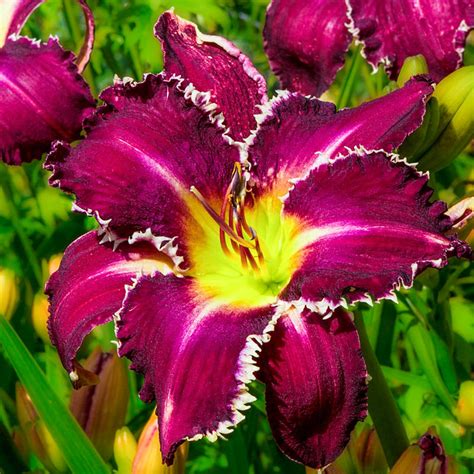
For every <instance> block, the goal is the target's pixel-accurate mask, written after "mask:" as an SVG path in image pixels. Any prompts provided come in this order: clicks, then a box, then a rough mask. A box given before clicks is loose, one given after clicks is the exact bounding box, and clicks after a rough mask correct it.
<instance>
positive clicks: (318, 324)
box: [46, 12, 468, 467]
mask: <svg viewBox="0 0 474 474" xmlns="http://www.w3.org/2000/svg"><path fill="white" fill-rule="evenodd" d="M156 33H157V35H158V36H159V38H160V39H161V41H162V45H163V49H164V54H165V71H164V72H163V73H162V74H160V75H152V74H149V75H147V76H146V77H145V78H144V80H143V82H140V83H135V82H133V81H131V80H124V81H117V82H116V84H115V85H114V86H113V87H110V88H108V89H106V90H105V91H104V92H103V93H102V95H101V97H102V99H103V100H104V102H105V105H104V106H103V107H102V108H100V109H99V110H98V112H97V114H96V116H95V118H94V119H93V120H92V121H91V122H90V124H89V125H88V130H87V137H86V138H85V139H84V140H82V141H81V142H79V143H78V144H76V146H74V147H72V146H70V145H68V144H64V143H56V144H55V146H54V150H53V151H52V152H51V154H50V155H49V157H48V159H47V162H46V167H47V168H48V169H50V170H52V171H53V174H52V176H51V179H50V182H51V184H52V185H53V186H58V187H60V188H61V189H63V190H64V191H67V192H71V193H74V194H75V195H76V203H75V208H76V210H78V211H80V212H85V213H87V214H90V215H94V216H95V217H96V218H97V219H98V221H99V223H100V225H101V230H100V231H99V234H100V237H99V236H98V235H97V233H96V232H90V233H88V234H86V235H84V236H82V237H81V238H79V239H78V240H76V241H75V242H73V243H72V244H71V245H70V246H69V247H68V249H66V252H65V254H64V258H63V261H62V263H61V266H60V268H59V270H58V271H57V272H56V273H55V274H53V276H52V277H51V279H50V281H49V282H48V285H47V289H46V292H47V294H48V295H49V297H50V302H51V305H50V312H51V316H50V319H49V330H50V335H51V339H52V342H53V344H54V345H55V346H56V347H57V349H58V352H59V355H60V357H61V360H62V362H63V364H64V367H65V368H66V369H67V370H68V371H69V373H70V376H71V379H72V380H73V381H74V382H75V383H76V385H80V384H81V383H82V382H83V381H82V378H83V377H84V369H81V368H80V367H79V365H78V364H77V362H76V361H75V356H76V353H77V350H78V349H79V347H80V345H81V342H82V340H83V339H84V337H85V335H86V334H87V333H88V332H90V331H91V330H92V329H93V328H94V327H95V326H97V325H98V324H102V323H105V322H107V321H110V320H111V319H112V315H113V314H114V313H115V314H116V315H115V321H116V330H117V337H118V340H119V344H120V348H119V354H120V355H122V356H127V357H129V358H130V359H131V360H132V366H131V367H132V368H133V369H134V370H137V371H139V372H141V373H143V374H144V376H145V379H144V385H143V387H142V389H141V392H140V396H141V397H142V399H143V400H146V401H152V400H153V399H156V402H157V416H158V424H159V435H160V446H161V451H162V454H163V459H164V461H165V462H166V463H168V464H169V463H171V462H172V460H173V454H174V452H175V451H176V449H177V447H178V446H179V445H180V444H181V443H183V442H184V441H185V440H196V439H199V438H201V437H203V436H207V437H208V438H209V439H211V440H215V439H217V437H218V436H221V435H226V434H228V433H229V432H230V431H231V430H232V429H233V427H234V426H235V425H236V424H237V423H239V422H240V421H241V420H242V419H243V418H244V416H243V415H242V413H241V412H242V411H243V410H245V409H246V408H248V405H249V403H250V402H252V401H253V400H254V397H253V396H252V395H251V394H250V393H249V391H248V384H249V382H251V381H252V380H254V379H255V373H256V372H257V371H258V370H259V369H260V371H259V377H260V379H261V380H262V381H263V382H265V384H266V400H267V411H268V417H269V421H270V425H271V427H272V430H273V434H274V437H275V439H276V441H277V443H278V445H279V446H280V448H281V449H282V450H283V451H284V452H285V453H286V454H287V455H288V456H289V457H291V458H292V459H295V460H297V461H299V462H302V463H304V464H306V465H308V466H312V467H321V466H325V465H327V464H328V463H330V462H331V461H333V460H334V459H335V458H336V457H337V455H338V454H339V453H340V452H341V451H342V450H343V448H344V446H345V444H346V443H347V441H348V439H349V435H350V432H351V430H352V428H353V427H354V425H355V423H356V422H357V420H360V419H362V418H364V416H365V415H366V412H367V381H366V380H367V372H366V367H365V364H364V361H363V359H362V356H361V351H360V346H359V340H358V336H357V332H356V330H355V328H354V325H353V322H352V320H351V317H350V316H349V314H348V313H346V312H345V311H344V310H343V309H341V308H340V307H341V306H346V305H347V303H353V302H356V301H371V298H374V299H380V298H394V297H395V296H394V289H396V288H398V287H399V286H401V285H403V286H405V287H409V286H411V285H412V283H413V278H414V277H415V276H416V275H417V274H418V273H419V272H420V271H421V270H423V269H424V268H426V267H430V266H434V267H438V268H439V267H442V266H444V265H446V263H447V258H448V256H450V255H453V254H456V255H458V256H461V255H463V254H465V253H467V252H468V249H467V247H466V245H465V244H464V243H463V242H461V241H460V240H459V239H458V238H457V237H456V236H449V237H448V236H446V235H445V232H446V231H447V230H448V228H449V227H450V222H451V221H450V219H449V218H447V217H446V216H445V215H444V211H445V209H446V207H445V205H444V204H443V203H441V202H434V203H431V202H430V197H431V194H432V191H431V190H430V189H429V188H428V187H427V180H428V177H427V175H426V174H421V173H419V172H417V171H416V169H415V168H414V167H413V166H411V165H408V164H406V163H405V162H404V161H403V160H401V159H399V158H398V157H397V156H395V155H392V154H390V152H391V151H392V150H393V149H394V148H396V147H398V146H399V145H400V144H401V143H402V142H403V140H404V139H405V138H406V137H407V135H408V134H410V133H412V132H413V131H414V130H415V129H416V128H417V127H418V126H419V125H420V123H421V121H422V117H423V113H424V109H425V102H426V100H427V98H428V96H429V95H430V94H431V92H432V87H431V85H430V84H429V82H428V81H427V79H426V78H423V77H416V78H414V79H413V80H411V81H409V82H408V83H407V84H406V85H405V86H404V87H402V88H400V89H398V90H396V91H394V92H392V93H391V94H389V95H387V96H385V97H382V98H380V99H378V100H375V101H373V102H369V103H366V104H363V105H361V106H360V107H358V108H355V109H352V110H349V109H347V110H343V111H340V112H336V111H335V107H334V105H333V104H330V103H326V102H322V101H319V100H318V99H315V98H310V97H305V96H303V95H300V94H298V93H289V92H280V93H279V94H278V95H277V96H276V97H275V98H274V99H272V100H271V101H268V100H267V98H266V90H265V83H264V80H263V78H262V76H261V75H260V74H259V73H258V71H257V70H256V69H255V68H254V67H253V65H252V64H251V62H250V60H249V59H248V58H247V57H246V56H245V55H244V54H242V53H241V52H240V51H239V50H238V49H237V47H236V46H235V45H233V44H231V43H230V42H228V41H227V40H225V39H223V38H220V37H216V36H207V35H204V34H202V33H200V32H199V31H198V30H197V28H196V26H195V25H193V24H192V23H189V22H187V21H184V20H182V19H180V18H178V17H177V16H175V15H174V14H173V13H171V12H167V13H165V14H163V15H162V16H161V17H160V19H159V21H158V23H157V25H156ZM252 130H253V131H252ZM382 149H383V150H384V151H382ZM374 150H377V151H374ZM100 240H101V242H103V243H102V245H100V243H99V241H100ZM333 313H334V314H333ZM331 315H332V316H331ZM259 354H260V357H259Z"/></svg>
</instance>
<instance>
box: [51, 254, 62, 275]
mask: <svg viewBox="0 0 474 474" xmlns="http://www.w3.org/2000/svg"><path fill="white" fill-rule="evenodd" d="M62 258H63V254H62V253H58V254H56V255H53V256H52V257H51V258H50V259H49V260H48V273H49V275H52V274H53V273H54V272H55V271H56V270H57V269H58V268H59V265H60V264H61V260H62Z"/></svg>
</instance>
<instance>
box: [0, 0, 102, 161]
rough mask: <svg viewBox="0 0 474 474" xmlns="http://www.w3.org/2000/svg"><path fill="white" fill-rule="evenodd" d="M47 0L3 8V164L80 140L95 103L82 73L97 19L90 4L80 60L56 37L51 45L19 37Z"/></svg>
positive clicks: (12, 1)
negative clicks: (62, 142) (60, 142)
mask: <svg viewBox="0 0 474 474" xmlns="http://www.w3.org/2000/svg"><path fill="white" fill-rule="evenodd" d="M43 1H44V0H6V1H5V0H3V1H2V2H1V3H0V11H1V17H0V160H1V161H4V162H5V163H7V164H13V165H18V164H21V163H23V162H26V161H31V160H33V159H35V158H40V157H41V154H42V153H44V152H46V151H48V150H49V149H50V145H51V142H52V141H54V140H58V139H61V140H66V141H72V140H74V139H76V138H78V137H79V134H80V132H81V129H82V121H83V119H84V118H85V117H87V116H88V115H90V114H91V113H92V111H93V110H94V107H95V101H94V99H93V97H92V95H91V93H90V90H89V86H88V85H87V83H86V82H85V81H84V79H83V78H82V76H81V75H80V73H81V72H82V71H83V70H84V68H85V66H86V65H87V63H88V61H89V56H90V54H91V51H92V44H93V40H94V20H93V17H92V12H91V11H90V9H89V7H88V6H87V3H86V2H85V0H78V1H79V3H80V4H81V6H82V8H83V11H84V17H85V19H86V27H87V31H86V38H85V41H84V45H83V47H82V49H81V51H80V53H79V55H78V57H77V58H75V57H74V55H73V54H72V53H70V52H68V51H65V50H64V49H63V48H62V46H61V45H60V43H59V41H58V39H57V38H56V37H50V38H49V39H48V41H47V42H45V43H43V42H41V41H37V40H32V39H30V38H27V37H24V36H19V33H20V31H21V29H22V27H23V25H24V23H25V22H26V20H27V19H28V17H29V16H30V14H31V13H32V12H33V11H34V10H35V8H36V7H38V6H39V5H40V4H41V3H43Z"/></svg>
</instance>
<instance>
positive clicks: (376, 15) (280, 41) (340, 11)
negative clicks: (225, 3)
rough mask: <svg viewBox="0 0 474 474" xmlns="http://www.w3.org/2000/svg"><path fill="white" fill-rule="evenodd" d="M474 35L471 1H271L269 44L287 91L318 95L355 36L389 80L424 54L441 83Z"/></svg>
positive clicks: (274, 66) (459, 61)
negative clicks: (407, 60)
mask: <svg viewBox="0 0 474 474" xmlns="http://www.w3.org/2000/svg"><path fill="white" fill-rule="evenodd" d="M472 28H474V3H473V2H472V0H433V1H432V0H423V1H421V2H415V1H413V0H403V1H400V0H272V2H271V4H270V6H269V8H268V10H267V20H266V24H265V30H264V38H265V47H266V52H267V55H268V57H269V59H270V65H271V67H272V69H273V71H274V72H275V74H276V75H277V76H278V77H279V78H280V81H281V84H282V86H283V87H285V88H288V89H290V90H294V91H298V92H301V93H303V94H313V95H315V96H319V95H321V94H322V93H323V92H324V91H325V90H326V89H327V88H328V87H329V86H330V85H331V83H332V82H333V81H334V78H335V77H336V73H337V71H338V70H339V69H340V68H341V67H342V66H343V64H344V55H345V54H346V53H347V51H348V49H349V44H350V43H351V40H352V37H354V38H355V39H356V41H358V42H360V43H362V44H363V51H362V53H363V55H364V57H365V58H366V59H367V61H368V62H369V63H370V64H371V65H372V66H373V67H374V68H377V67H378V66H379V64H383V65H384V67H385V69H386V70H387V72H388V74H389V76H390V78H391V79H396V78H397V76H398V73H399V72H400V68H401V66H402V64H403V61H404V60H405V58H407V57H409V56H414V55H417V54H422V55H423V56H424V57H425V58H426V61H427V62H428V66H429V71H430V74H431V77H432V78H433V79H434V80H435V81H436V82H438V81H439V80H441V79H442V78H443V77H444V76H446V75H447V74H449V73H450V72H452V71H454V70H455V69H456V68H458V67H459V66H460V65H461V64H462V53H463V51H464V46H465V41H466V37H467V35H468V33H469V31H470V30H471V29H472Z"/></svg>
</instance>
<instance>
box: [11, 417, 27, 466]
mask: <svg viewBox="0 0 474 474" xmlns="http://www.w3.org/2000/svg"><path fill="white" fill-rule="evenodd" d="M11 437H12V441H13V445H14V446H15V449H16V451H17V453H18V455H19V456H20V458H21V460H22V461H23V462H24V463H25V464H26V465H28V457H29V452H30V450H29V447H28V440H27V439H26V436H25V433H24V432H23V430H22V429H21V428H20V427H19V426H15V427H14V428H13V429H12V434H11Z"/></svg>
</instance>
